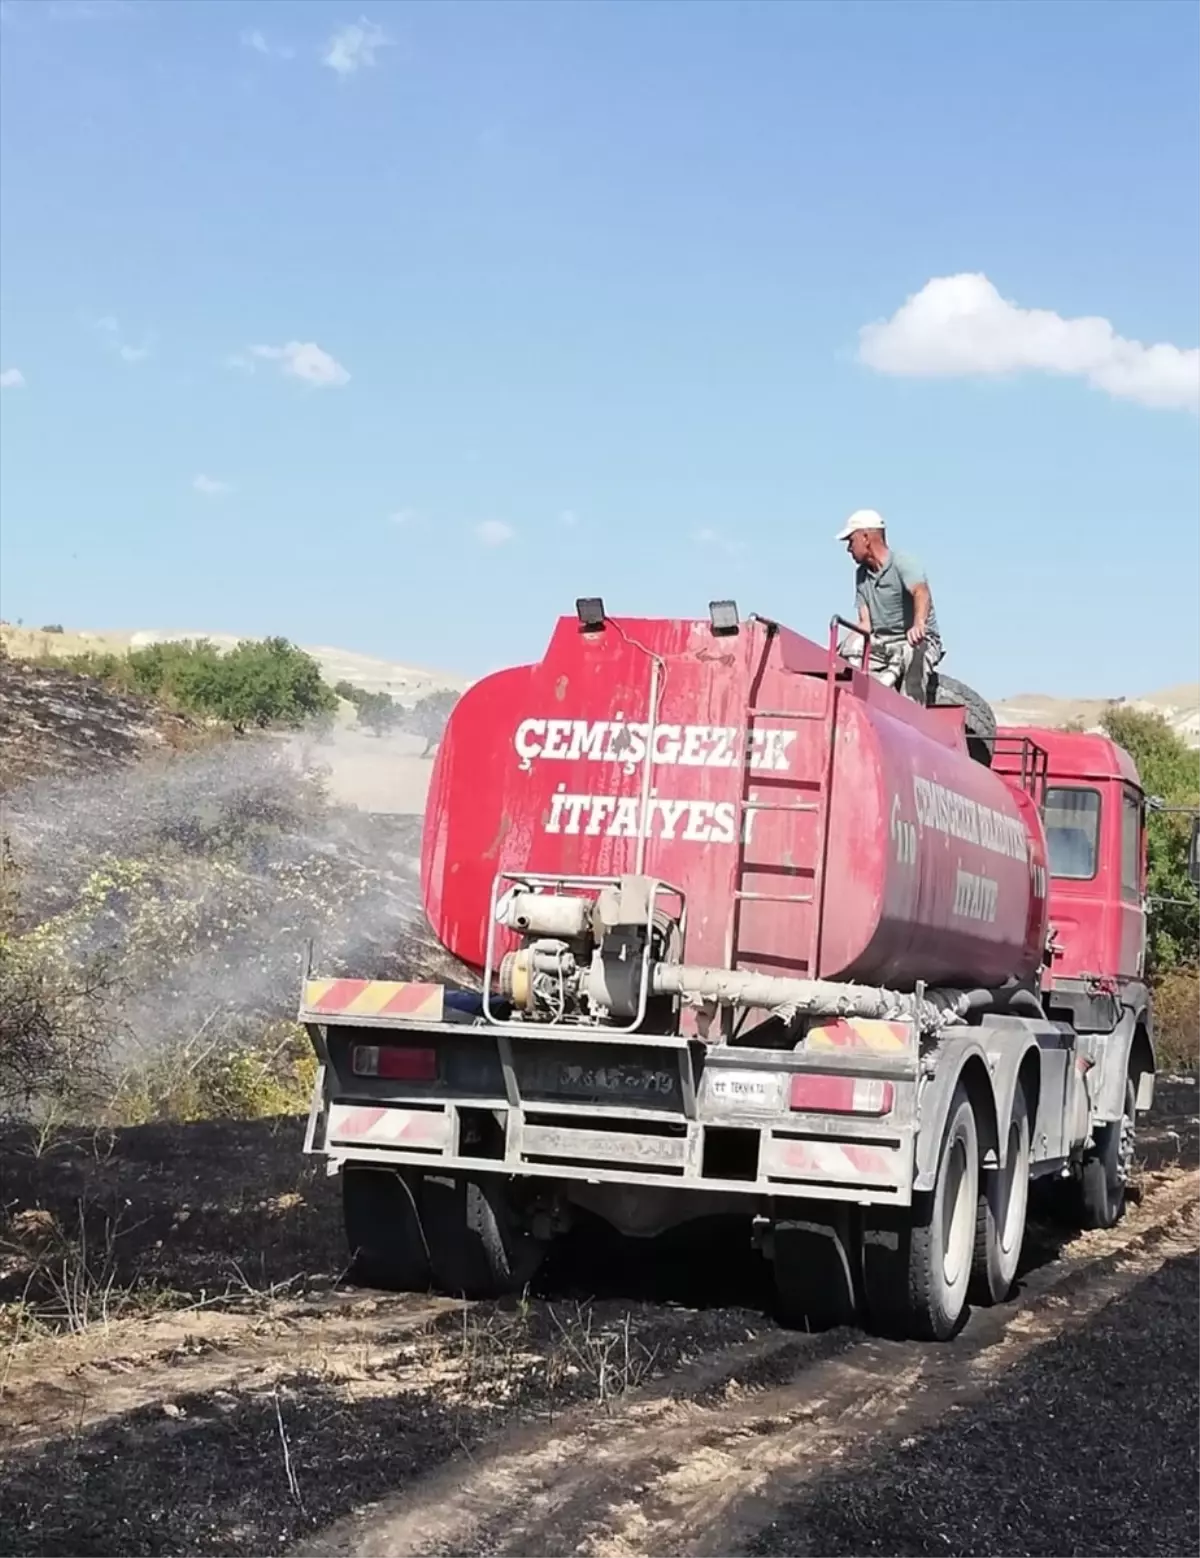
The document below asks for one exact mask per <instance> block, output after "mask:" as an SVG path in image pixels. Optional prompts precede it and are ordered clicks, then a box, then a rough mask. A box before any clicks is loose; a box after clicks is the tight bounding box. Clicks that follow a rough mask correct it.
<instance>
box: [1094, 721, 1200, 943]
mask: <svg viewBox="0 0 1200 1558" xmlns="http://www.w3.org/2000/svg"><path fill="white" fill-rule="evenodd" d="M1101 724H1102V725H1103V727H1104V730H1105V732H1106V734H1107V735H1108V736H1109V737H1110V739H1111V740H1113V741H1115V742H1116V743H1117V745H1118V746H1120V747H1124V749H1125V750H1126V752H1128V753H1129V755H1130V756H1131V757H1132V758H1133V760H1134V762H1135V763H1136V764H1137V769H1138V773H1139V775H1140V776H1141V780H1142V785H1143V788H1144V789H1145V791H1146V794H1147V795H1149V796H1153V797H1155V798H1157V799H1158V800H1160V801H1162V802H1163V803H1164V804H1165V805H1166V806H1182V807H1193V808H1195V807H1200V752H1196V751H1195V750H1194V749H1193V748H1191V747H1189V746H1188V745H1187V743H1186V742H1185V741H1183V740H1182V739H1181V737H1180V736H1178V735H1177V734H1176V733H1175V731H1173V730H1172V729H1171V727H1170V726H1169V725H1168V724H1167V722H1166V720H1165V719H1163V717H1162V715H1161V714H1157V713H1153V712H1151V711H1148V710H1144V709H1132V708H1128V707H1126V706H1122V705H1114V706H1113V707H1112V708H1109V709H1107V710H1106V711H1105V713H1104V715H1103V716H1102V719H1101ZM1146 831H1147V854H1148V857H1149V859H1148V872H1147V875H1148V885H1147V889H1146V890H1147V893H1148V895H1149V897H1150V899H1151V902H1150V964H1151V967H1152V969H1154V970H1156V971H1160V970H1163V969H1168V968H1176V967H1179V966H1181V965H1182V966H1188V967H1194V966H1195V965H1196V963H1197V961H1198V959H1200V895H1198V894H1197V892H1196V889H1195V887H1193V886H1192V883H1191V882H1190V881H1189V879H1188V874H1187V855H1188V842H1189V840H1190V838H1191V831H1192V818H1191V815H1190V814H1188V813H1187V812H1163V811H1154V810H1151V812H1150V817H1149V822H1148V824H1147V830H1146Z"/></svg>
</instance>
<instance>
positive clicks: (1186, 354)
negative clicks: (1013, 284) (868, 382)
mask: <svg viewBox="0 0 1200 1558" xmlns="http://www.w3.org/2000/svg"><path fill="white" fill-rule="evenodd" d="M859 359H860V361H862V362H864V363H865V364H866V365H867V367H869V368H874V369H875V370H876V372H878V373H889V374H896V375H900V376H906V377H912V378H966V377H970V376H974V375H979V376H985V377H993V378H994V377H999V376H1001V375H1004V374H1012V373H1021V372H1041V373H1055V374H1063V375H1067V376H1069V377H1072V378H1079V379H1084V380H1086V381H1087V382H1088V383H1089V384H1091V385H1092V386H1093V387H1094V388H1096V389H1099V390H1103V391H1104V392H1105V393H1106V394H1108V395H1112V396H1114V397H1115V398H1117V399H1119V400H1133V401H1137V402H1138V403H1139V404H1140V405H1143V406H1152V407H1156V408H1159V409H1169V410H1184V409H1186V410H1191V411H1200V350H1197V349H1196V348H1194V347H1193V348H1190V349H1187V348H1184V347H1179V346H1170V345H1166V344H1160V345H1155V346H1144V345H1143V344H1142V343H1141V342H1140V341H1130V340H1126V339H1125V337H1124V336H1120V335H1118V334H1117V333H1116V331H1115V330H1114V329H1113V327H1112V325H1111V324H1110V323H1109V321H1108V320H1107V319H1101V318H1098V317H1094V316H1093V317H1081V318H1078V319H1064V318H1063V317H1062V315H1061V314H1056V313H1053V312H1052V311H1051V310H1049V309H1040V308H1019V307H1018V306H1017V304H1015V303H1012V302H1009V301H1008V299H1006V298H1002V297H1001V296H1000V294H999V292H998V291H997V290H996V288H995V287H994V286H993V284H992V283H991V282H990V281H989V280H988V278H987V277H986V276H983V275H978V274H970V273H963V274H961V275H958V276H936V277H934V278H933V280H932V281H928V282H926V284H925V285H924V286H923V287H922V288H921V290H920V292H917V293H915V294H913V295H912V296H910V297H909V298H908V299H907V300H906V302H905V303H904V305H903V307H901V308H899V309H897V311H896V312H895V313H894V314H893V315H892V317H891V318H890V319H885V320H877V321H876V322H875V323H874V324H869V325H864V326H863V328H862V329H861V330H860V331H859Z"/></svg>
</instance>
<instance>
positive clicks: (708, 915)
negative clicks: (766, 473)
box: [421, 618, 1046, 988]
mask: <svg viewBox="0 0 1200 1558" xmlns="http://www.w3.org/2000/svg"><path fill="white" fill-rule="evenodd" d="M829 664H830V659H829V655H828V652H827V650H826V649H825V648H823V647H820V646H818V645H816V644H814V643H812V642H811V641H810V640H807V639H805V638H802V637H801V636H800V635H798V634H796V633H793V632H791V631H790V630H788V629H786V628H782V627H777V626H775V625H774V624H769V623H764V622H762V621H760V620H758V619H752V620H751V621H750V622H747V623H743V624H742V625H741V626H740V628H739V629H738V631H737V632H736V634H733V635H728V636H726V635H718V634H716V633H715V632H714V630H713V627H712V625H711V624H710V623H709V622H708V621H707V620H701V621H693V620H684V621H680V620H653V619H651V620H630V619H621V620H613V619H607V620H606V621H605V624H604V626H603V628H602V629H599V630H593V631H587V630H585V629H584V628H582V627H581V625H580V623H579V622H578V621H576V620H575V619H574V618H562V619H561V620H560V621H559V623H558V625H557V627H556V629H555V632H554V635H553V637H552V639H551V642H550V645H549V648H548V649H547V652H546V654H545V656H544V658H543V659H542V660H541V661H540V662H539V663H538V664H536V665H527V666H519V667H515V668H513V669H511V670H505V671H500V672H497V673H495V674H494V675H491V676H488V677H485V678H484V679H483V680H481V681H479V682H477V683H475V684H474V685H473V686H472V687H471V688H469V689H468V691H467V692H466V693H465V694H464V695H463V697H462V698H461V699H460V701H459V702H458V704H457V705H456V706H455V708H454V710H453V712H452V714H451V716H450V720H449V723H448V725H447V728H446V732H445V736H444V738H443V741H442V744H441V747H440V749H439V751H438V756H437V759H436V763H435V766H434V772H433V778H432V782H431V786H430V791H429V799H428V803H427V811H426V823H425V835H424V843H423V849H422V862H421V870H422V891H423V895H424V901H425V907H426V912H427V913H428V916H429V919H430V922H431V924H432V926H433V929H434V931H435V933H436V935H437V936H438V938H439V939H440V940H441V941H442V943H443V944H444V945H445V946H446V947H447V948H448V949H449V950H450V951H451V952H452V953H454V954H455V955H456V956H457V957H459V958H461V959H462V960H463V961H464V962H466V963H467V964H469V965H472V966H473V967H475V968H481V967H482V965H483V961H484V949H485V944H486V938H487V931H488V908H489V902H490V895H491V890H492V883H493V879H494V877H495V875H496V873H497V872H498V871H501V870H506V871H529V872H546V873H561V874H572V875H580V876H604V877H610V876H618V875H620V874H622V873H623V872H628V871H633V870H635V869H636V866H637V851H638V837H639V832H640V833H642V834H643V835H644V837H645V845H644V861H643V869H644V870H645V871H646V872H647V873H648V874H650V875H653V876H657V877H660V878H661V879H663V880H664V881H666V882H669V883H671V884H673V885H674V886H675V887H677V888H679V889H681V890H682V891H683V893H684V894H686V897H687V915H688V919H687V947H686V960H687V961H688V962H689V963H701V964H711V965H716V966H724V965H725V964H726V962H727V960H730V961H732V962H733V964H734V966H737V967H741V968H750V969H759V970H761V971H763V972H771V973H781V974H790V975H798V976H801V977H804V976H809V977H811V976H813V975H814V974H817V975H820V977H823V978H830V979H832V978H842V979H852V980H859V981H862V982H864V983H872V984H884V985H890V986H894V987H899V988H911V987H912V986H913V985H914V984H915V983H916V981H918V980H921V979H923V980H925V981H927V982H928V983H938V984H956V985H961V986H973V985H996V984H999V983H1001V982H1003V981H1004V980H1005V979H1007V978H1009V977H1017V978H1023V977H1026V976H1028V975H1030V974H1032V973H1033V972H1034V971H1035V970H1036V968H1037V966H1038V964H1039V962H1040V955H1041V948H1042V944H1043V941H1044V937H1045V929H1046V872H1045V866H1046V853H1045V836H1044V833H1043V830H1042V824H1041V820H1040V817H1039V814H1038V812H1037V809H1036V807H1035V806H1034V805H1033V803H1032V801H1031V800H1030V798H1029V797H1028V796H1027V795H1026V794H1025V793H1024V791H1022V790H1021V789H1020V788H1019V787H1018V786H1017V784H1016V782H1015V781H1013V780H1008V779H1005V778H1003V777H1001V776H1000V775H999V774H997V773H993V772H992V771H990V770H989V769H987V768H985V767H983V766H981V765H980V764H978V763H976V762H975V761H973V760H972V759H971V758H970V757H969V756H968V755H967V752H966V748H965V744H964V742H963V737H962V730H961V720H960V719H956V718H955V716H954V715H953V713H952V711H945V710H940V711H935V710H925V709H921V708H918V707H917V706H916V705H914V704H913V703H911V702H909V701H908V700H906V699H904V698H901V697H900V696H899V695H897V694H896V693H893V692H891V691H890V690H889V689H887V688H884V687H882V686H880V685H879V684H878V683H877V682H875V681H872V680H871V679H869V678H867V677H865V676H863V675H862V674H861V673H860V672H858V671H854V670H852V669H851V668H850V667H849V666H847V664H846V663H845V662H844V661H842V660H840V659H839V660H837V661H836V662H834V664H835V669H836V673H837V674H836V676H835V678H834V681H833V683H832V689H831V686H830V682H829V678H828V676H827V670H828V667H829ZM652 704H653V705H656V707H655V708H654V718H653V736H652V741H651V745H652V753H651V756H652V766H651V769H650V774H649V790H648V793H647V791H646V789H645V783H646V771H645V764H646V749H647V741H648V739H650V729H651V711H652ZM948 713H949V715H950V717H949V718H947V715H948ZM822 863H823V869H822ZM512 944H513V943H512V941H511V940H510V939H508V938H507V934H504V935H500V936H499V937H498V942H497V945H498V947H499V948H500V949H501V950H504V949H506V948H507V947H508V946H510V945H512ZM731 946H732V948H733V956H732V958H730V953H729V949H730V947H731Z"/></svg>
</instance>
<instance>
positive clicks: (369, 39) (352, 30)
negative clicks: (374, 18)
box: [321, 16, 392, 81]
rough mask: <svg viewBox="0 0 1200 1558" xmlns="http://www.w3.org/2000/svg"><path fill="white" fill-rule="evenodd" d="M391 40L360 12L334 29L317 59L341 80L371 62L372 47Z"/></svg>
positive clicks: (386, 45) (380, 46) (373, 55)
mask: <svg viewBox="0 0 1200 1558" xmlns="http://www.w3.org/2000/svg"><path fill="white" fill-rule="evenodd" d="M391 41H392V40H391V39H390V38H389V37H388V36H387V34H386V33H385V32H384V30H383V28H382V27H380V26H378V25H377V24H376V23H375V22H369V21H368V20H367V18H366V17H365V16H360V17H359V19H358V21H357V22H352V23H351V24H350V26H348V27H343V28H341V29H340V30H339V31H338V32H335V33H334V35H333V37H332V38H330V40H329V42H328V43H327V44H326V45H325V52H324V54H322V56H321V63H322V64H323V65H328V66H329V68H330V70H332V71H335V72H336V73H337V74H338V75H339V76H340V77H341V78H342V80H343V81H344V80H345V79H346V77H347V76H353V75H354V74H355V72H356V71H358V70H361V69H362V68H363V66H364V65H367V66H369V65H374V63H375V51H376V50H377V49H383V48H387V47H388V46H389V45H390V44H391Z"/></svg>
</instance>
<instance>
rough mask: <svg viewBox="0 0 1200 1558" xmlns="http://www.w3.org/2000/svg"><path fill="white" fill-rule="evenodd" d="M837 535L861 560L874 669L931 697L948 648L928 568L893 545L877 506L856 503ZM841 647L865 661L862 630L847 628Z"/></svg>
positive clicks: (858, 598)
mask: <svg viewBox="0 0 1200 1558" xmlns="http://www.w3.org/2000/svg"><path fill="white" fill-rule="evenodd" d="M837 539H838V540H839V541H844V542H845V543H846V550H847V551H848V552H849V553H850V556H851V557H852V558H853V559H854V561H855V562H856V563H857V564H858V569H857V572H856V573H855V576H854V584H855V603H856V605H857V607H858V624H859V628H860V630H861V632H862V633H869V634H870V635H871V663H870V667H869V669H870V674H871V675H872V676H873V677H875V679H876V680H877V681H881V682H883V683H885V685H887V686H888V687H895V688H896V690H897V691H898V692H901V693H903V694H904V696H905V697H906V698H911V699H913V701H914V702H916V703H920V704H924V703H926V701H927V693H928V686H929V673H930V672H931V671H932V670H933V668H934V666H935V665H937V663H938V661H939V660H941V658H942V656H943V654H944V653H945V650H944V649H943V647H942V638H941V634H940V632H939V631H938V621H937V616H936V614H935V612H934V609H933V595H932V593H931V592H930V589H929V581H928V580H927V579H926V577H925V570H924V569H923V568H922V567H921V565H920V563H919V562H917V560H916V559H915V558H914V557H911V556H908V555H906V554H905V553H902V552H893V551H892V550H891V549H890V548H889V547H888V544H887V531H886V529H885V527H884V523H883V516H882V515H880V514H877V513H876V512H875V510H874V509H856V510H855V512H854V513H853V514H851V516H850V518H849V519H848V520H847V521H846V523H845V525H844V526H843V527H842V529H841V530H840V531H839V532H838V535H837ZM841 653H842V654H843V655H845V656H846V657H847V658H848V659H850V660H852V661H854V662H856V663H861V661H862V640H861V638H860V637H859V634H857V633H853V634H851V633H847V634H846V636H845V638H843V640H842V643H841Z"/></svg>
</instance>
